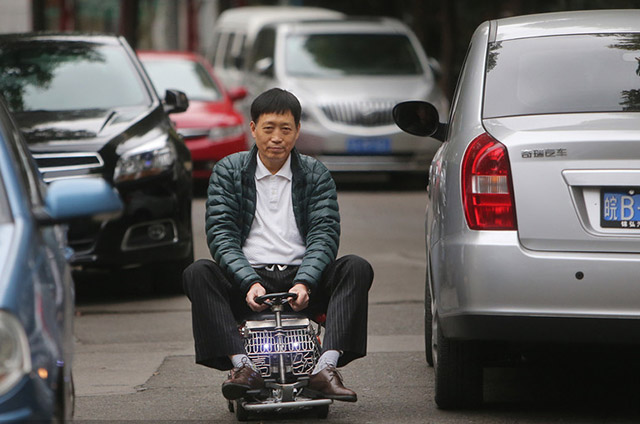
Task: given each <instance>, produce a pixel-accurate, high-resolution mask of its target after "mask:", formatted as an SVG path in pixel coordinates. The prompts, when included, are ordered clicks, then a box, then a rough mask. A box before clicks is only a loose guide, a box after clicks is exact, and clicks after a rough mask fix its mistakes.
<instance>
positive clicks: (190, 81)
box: [142, 59, 222, 102]
mask: <svg viewBox="0 0 640 424" xmlns="http://www.w3.org/2000/svg"><path fill="white" fill-rule="evenodd" d="M142 62H143V63H144V67H145V69H146V70H147V73H148V74H149V77H150V78H151V81H153V85H154V86H155V88H156V91H157V92H158V93H164V92H165V91H166V90H167V89H170V88H172V89H178V90H180V91H184V93H185V94H186V95H187V97H188V98H189V99H190V100H202V101H209V102H211V101H214V102H215V101H219V100H220V99H222V94H221V93H220V89H219V88H218V86H217V85H216V83H215V81H214V80H213V79H212V78H211V75H209V72H207V69H206V68H205V67H204V66H202V64H200V63H198V62H194V61H191V60H162V59H161V60H153V59H143V60H142Z"/></svg>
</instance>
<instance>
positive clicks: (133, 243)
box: [0, 33, 193, 288]
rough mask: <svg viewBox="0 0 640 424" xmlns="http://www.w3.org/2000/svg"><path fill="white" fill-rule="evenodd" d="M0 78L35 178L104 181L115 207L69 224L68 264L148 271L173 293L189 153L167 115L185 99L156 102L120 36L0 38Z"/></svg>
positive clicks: (185, 238)
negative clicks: (110, 216)
mask: <svg viewBox="0 0 640 424" xmlns="http://www.w3.org/2000/svg"><path fill="white" fill-rule="evenodd" d="M0 75H2V78H0V93H2V94H3V95H4V96H5V98H6V100H7V103H8V105H9V108H10V109H11V111H12V112H13V114H14V116H15V118H16V120H17V122H18V124H19V126H20V128H21V130H22V132H23V134H24V137H25V138H26V140H27V142H28V144H29V147H30V149H31V151H32V153H33V155H34V157H35V159H36V162H37V164H38V167H39V168H40V171H41V173H42V174H43V177H44V179H45V181H47V182H50V181H53V180H57V179H62V178H104V179H106V180H107V181H109V182H110V183H112V184H113V185H114V186H115V187H116V188H117V189H118V191H119V193H120V195H121V197H122V200H123V202H124V205H125V208H124V211H123V214H122V216H121V217H120V218H118V219H117V220H110V221H96V220H82V221H77V222H73V223H72V224H71V225H70V227H69V234H68V237H69V245H70V246H71V247H72V248H73V250H74V255H73V257H72V264H73V265H76V266H77V267H78V268H80V269H86V268H103V269H123V268H127V269H128V268H139V267H143V266H147V265H151V268H152V269H153V270H155V271H159V273H157V274H155V275H161V276H163V277H168V278H164V279H163V282H164V283H168V284H169V285H170V286H171V285H173V287H174V288H177V287H179V283H180V278H179V275H180V272H181V271H182V269H183V268H184V267H185V266H186V265H187V264H189V263H191V262H192V261H193V238H192V229H191V193H192V185H191V156H190V154H189V150H188V149H187V147H186V146H185V144H184V142H183V140H182V139H181V137H180V136H179V135H178V134H177V133H176V131H175V129H174V127H173V125H172V124H171V121H170V120H169V118H168V116H167V114H168V113H172V112H182V111H184V110H186V108H187V106H188V100H187V98H186V96H185V95H184V94H183V93H181V92H179V91H173V90H167V93H166V96H165V100H164V101H161V100H160V98H159V97H158V95H157V94H156V92H155V90H154V89H153V86H152V84H151V82H150V80H149V78H148V77H147V75H146V74H145V72H144V70H143V67H142V65H141V64H140V62H139V61H138V58H137V56H136V55H135V53H134V51H133V50H132V49H131V47H130V46H129V45H128V43H127V42H126V41H125V39H124V38H122V37H119V36H111V35H85V34H82V35H79V34H40V33H32V34H9V35H2V36H0ZM169 277H170V278H169Z"/></svg>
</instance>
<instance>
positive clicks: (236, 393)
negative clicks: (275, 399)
mask: <svg viewBox="0 0 640 424" xmlns="http://www.w3.org/2000/svg"><path fill="white" fill-rule="evenodd" d="M263 387H264V380H263V379H262V376H261V375H260V373H258V372H256V371H254V370H253V369H252V368H251V367H249V366H247V365H243V366H242V367H240V368H234V369H232V370H231V371H229V378H227V380H226V381H225V382H224V383H222V395H223V396H224V397H226V398H227V399H229V400H235V399H240V398H241V397H243V396H244V395H245V393H246V392H247V390H255V389H261V388H263Z"/></svg>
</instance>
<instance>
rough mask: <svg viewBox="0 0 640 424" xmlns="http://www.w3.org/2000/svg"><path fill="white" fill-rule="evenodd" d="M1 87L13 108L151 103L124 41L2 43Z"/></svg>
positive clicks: (56, 109) (114, 105) (57, 107)
mask: <svg viewBox="0 0 640 424" xmlns="http://www.w3.org/2000/svg"><path fill="white" fill-rule="evenodd" d="M0 74H1V75H2V78H0V92H2V93H3V94H4V95H5V97H6V99H7V104H8V106H9V108H10V109H11V111H13V112H23V111H34V110H47V111H60V110H85V109H111V108H114V107H119V106H135V105H148V104H149V103H150V102H151V98H150V97H149V95H148V93H147V91H146V88H145V86H144V84H143V82H142V80H141V79H140V77H139V75H138V72H137V71H136V70H135V68H134V65H133V63H132V62H131V60H130V59H129V56H128V55H127V53H126V52H125V51H124V49H122V47H120V46H111V45H99V44H93V43H88V42H61V41H59V40H57V41H54V42H46V41H42V42H33V41H32V42H20V41H13V42H11V44H0Z"/></svg>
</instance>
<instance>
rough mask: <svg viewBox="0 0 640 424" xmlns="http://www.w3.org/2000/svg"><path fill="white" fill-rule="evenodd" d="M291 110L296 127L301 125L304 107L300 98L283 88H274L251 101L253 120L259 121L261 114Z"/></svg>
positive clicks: (283, 112) (279, 113) (280, 113)
mask: <svg viewBox="0 0 640 424" xmlns="http://www.w3.org/2000/svg"><path fill="white" fill-rule="evenodd" d="M287 112H291V115H293V119H294V121H295V124H296V127H298V126H300V114H301V113H302V107H301V106H300V102H299V101H298V98H297V97H296V96H294V95H293V94H291V93H290V92H288V91H286V90H283V89H281V88H272V89H270V90H267V91H265V92H263V93H262V94H260V95H259V96H258V97H256V98H255V99H254V100H253V103H251V120H252V121H253V122H256V123H257V122H258V119H260V116H261V115H264V114H266V113H275V114H278V115H282V114H285V113H287Z"/></svg>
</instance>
